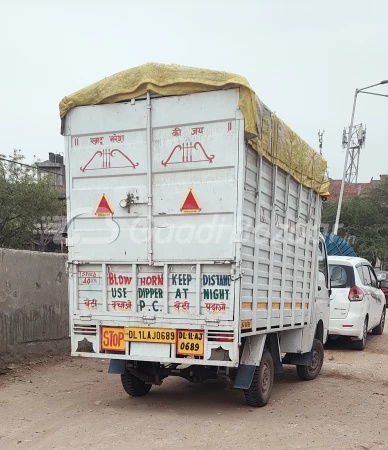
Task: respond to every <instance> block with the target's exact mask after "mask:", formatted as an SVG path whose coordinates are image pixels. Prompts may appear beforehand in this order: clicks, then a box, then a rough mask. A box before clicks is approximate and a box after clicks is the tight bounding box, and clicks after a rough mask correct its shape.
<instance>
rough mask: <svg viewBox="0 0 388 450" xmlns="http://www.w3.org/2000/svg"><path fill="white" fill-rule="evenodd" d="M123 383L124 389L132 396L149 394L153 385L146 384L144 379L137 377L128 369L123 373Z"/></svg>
mask: <svg viewBox="0 0 388 450" xmlns="http://www.w3.org/2000/svg"><path fill="white" fill-rule="evenodd" d="M121 383H122V385H123V388H124V391H125V392H126V393H127V394H128V395H130V396H131V397H142V396H143V395H147V394H148V392H149V391H150V389H151V387H152V384H146V383H145V382H144V381H143V380H140V378H137V377H135V375H133V374H131V372H128V371H127V370H126V371H125V372H124V373H123V374H122V375H121Z"/></svg>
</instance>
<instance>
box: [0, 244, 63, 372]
mask: <svg viewBox="0 0 388 450" xmlns="http://www.w3.org/2000/svg"><path fill="white" fill-rule="evenodd" d="M66 259H67V255H63V254H54V253H39V252H30V251H24V250H8V249H0V365H4V364H5V363H8V362H11V361H23V360H25V359H26V358H30V357H40V356H47V355H48V354H55V353H58V352H62V351H64V350H68V349H70V342H69V338H68V336H69V319H68V317H69V309H68V299H67V276H66V272H65V262H66Z"/></svg>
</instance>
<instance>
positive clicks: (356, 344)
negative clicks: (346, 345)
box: [351, 318, 368, 350]
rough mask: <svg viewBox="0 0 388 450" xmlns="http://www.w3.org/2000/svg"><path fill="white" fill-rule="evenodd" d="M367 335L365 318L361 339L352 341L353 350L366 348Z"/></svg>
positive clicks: (366, 319)
mask: <svg viewBox="0 0 388 450" xmlns="http://www.w3.org/2000/svg"><path fill="white" fill-rule="evenodd" d="M367 335H368V318H365V321H364V328H363V334H362V338H361V339H354V340H352V343H351V347H352V349H353V350H364V349H365V346H366V337H367Z"/></svg>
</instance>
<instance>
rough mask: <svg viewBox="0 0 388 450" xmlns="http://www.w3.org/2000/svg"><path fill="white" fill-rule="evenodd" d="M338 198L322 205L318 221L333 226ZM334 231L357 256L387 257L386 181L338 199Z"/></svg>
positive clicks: (330, 227) (373, 259)
mask: <svg viewBox="0 0 388 450" xmlns="http://www.w3.org/2000/svg"><path fill="white" fill-rule="evenodd" d="M337 206H338V202H333V201H331V202H328V203H327V204H325V205H324V208H323V216H322V223H323V224H325V226H326V228H328V229H329V230H331V229H333V226H334V222H335V217H336V212H337ZM338 234H339V235H340V236H341V237H343V238H344V239H346V240H347V241H348V242H349V243H350V244H351V245H352V247H353V249H354V251H355V252H356V253H357V255H358V256H360V257H363V258H366V259H368V260H369V261H371V262H372V263H373V262H375V261H376V260H377V258H378V259H380V260H386V259H388V183H381V184H380V185H379V186H378V187H376V188H375V189H373V190H372V191H371V192H369V193H366V194H362V195H360V196H358V197H355V198H352V199H345V200H344V201H343V203H342V208H341V218H340V228H339V229H338Z"/></svg>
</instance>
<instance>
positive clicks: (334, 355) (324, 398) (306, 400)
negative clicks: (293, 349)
mask: <svg viewBox="0 0 388 450" xmlns="http://www.w3.org/2000/svg"><path fill="white" fill-rule="evenodd" d="M106 369H107V362H106V361H94V360H89V359H78V358H67V359H64V360H61V361H54V362H49V363H44V364H36V365H33V366H24V367H16V368H14V369H13V370H12V371H11V372H10V373H9V374H7V375H3V376H0V448H1V449H2V450H8V449H17V450H18V449H20V450H23V449H29V450H31V449H50V450H52V449H55V450H59V449H66V450H68V449H77V450H78V449H96V450H102V449H104V450H105V449H112V450H122V449H123V450H124V449H125V450H128V449H134V450H143V449H144V450H158V449H172V448H176V449H179V450H181V449H185V450H191V449H212V450H214V449H216V450H223V449H232V448H233V449H237V448H239V447H240V446H241V447H242V448H244V450H247V449H248V450H250V449H255V450H260V449H269V450H275V449H276V450H278V449H284V450H286V449H309V450H312V449H341V450H350V449H359V450H380V449H384V450H386V449H388V408H387V406H388V405H387V399H388V333H386V334H384V335H383V336H370V337H369V341H368V344H367V349H366V350H365V351H364V352H356V351H351V350H348V349H347V347H346V342H338V341H336V342H335V343H334V344H331V345H330V347H329V348H327V349H326V360H325V364H324V369H323V371H322V374H321V375H320V376H319V378H318V379H317V380H315V381H312V382H301V381H299V380H298V378H297V376H296V374H295V370H294V369H293V368H289V369H287V370H286V372H285V374H284V375H282V376H280V377H278V378H277V380H276V384H275V386H274V391H273V395H272V399H271V402H270V404H269V405H267V406H266V407H265V408H261V409H252V408H250V407H247V406H246V405H245V402H244V398H243V395H242V393H241V392H238V391H234V390H228V389H225V387H223V386H222V385H221V384H220V383H217V382H208V383H205V384H201V385H192V384H190V383H188V382H186V381H185V380H180V379H171V380H170V379H169V380H167V381H166V382H165V383H164V384H163V385H162V386H161V387H157V388H153V389H152V390H151V392H150V394H149V395H148V396H146V397H143V398H137V399H132V398H130V397H128V396H127V395H126V394H125V393H124V391H123V390H122V388H121V384H120V379H119V377H118V376H117V375H110V374H108V373H106Z"/></svg>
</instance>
